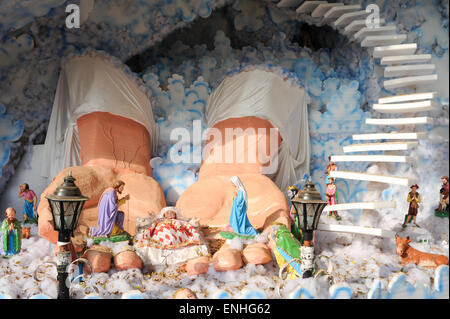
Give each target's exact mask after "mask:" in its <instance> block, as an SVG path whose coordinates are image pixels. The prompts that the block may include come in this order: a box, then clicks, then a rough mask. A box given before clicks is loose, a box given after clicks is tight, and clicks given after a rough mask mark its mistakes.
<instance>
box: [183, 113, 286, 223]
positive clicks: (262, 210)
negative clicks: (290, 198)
mask: <svg viewBox="0 0 450 319" xmlns="http://www.w3.org/2000/svg"><path fill="white" fill-rule="evenodd" d="M214 128H216V129H217V130H218V131H217V132H220V133H221V135H222V137H223V140H222V141H219V142H218V143H217V141H216V143H215V145H214V146H212V147H210V148H208V143H211V142H212V139H213V138H211V139H210V140H208V141H207V147H205V151H204V155H203V162H202V166H201V168H200V172H199V179H198V181H197V182H196V183H195V184H193V185H192V186H191V187H189V188H188V189H187V190H186V191H185V192H184V193H183V194H182V195H181V196H180V198H179V199H178V202H177V207H180V208H181V209H182V210H183V212H184V214H185V215H186V216H188V217H194V216H196V217H198V218H199V219H200V224H201V225H203V226H211V227H225V226H227V224H228V222H229V217H230V212H231V206H232V203H233V192H234V190H235V188H234V186H233V185H232V184H231V183H230V177H231V176H234V175H238V176H239V177H240V179H241V180H242V182H243V184H244V186H245V188H246V190H247V193H248V209H247V215H248V218H249V220H250V222H251V224H252V225H253V227H255V228H256V229H266V228H267V227H269V226H270V225H271V224H272V223H274V222H279V223H283V224H285V225H286V226H287V227H290V221H289V208H288V207H289V206H288V203H287V200H286V197H285V196H284V194H283V193H282V192H281V191H280V189H279V188H278V187H277V186H276V185H275V183H273V182H272V180H270V179H269V178H268V177H266V176H264V175H263V174H262V173H261V168H262V167H263V166H264V165H265V164H264V161H261V160H260V159H259V158H258V156H254V155H255V154H254V153H255V152H256V153H258V152H264V150H262V149H261V146H264V145H265V150H266V154H269V150H270V146H271V143H272V142H273V140H272V141H271V140H270V138H269V129H270V128H273V127H272V125H271V124H270V122H269V121H268V120H265V119H261V118H257V117H244V118H234V119H228V120H225V121H222V122H219V123H217V124H216V125H215V126H214ZM236 128H241V129H242V130H243V131H244V132H245V130H247V129H250V130H248V133H249V134H248V135H245V134H244V135H243V136H242V137H234V138H233V139H232V142H229V141H228V143H227V140H226V138H225V136H226V130H227V129H236ZM258 128H259V129H263V131H260V132H265V134H262V135H261V134H260V136H259V137H258V139H255V138H254V136H251V134H250V133H251V132H252V129H254V132H258ZM264 137H266V138H265V140H264V139H263V138H264ZM240 139H241V140H240ZM239 140H240V141H239ZM255 140H259V141H265V143H262V144H261V143H260V144H258V145H257V146H256V147H255V145H254V143H255ZM275 140H276V142H278V145H279V144H280V143H281V136H280V135H279V134H278V136H277V139H275ZM237 141H238V142H237ZM242 141H244V144H243V145H244V147H243V149H241V148H240V146H241V145H242V144H240V142H242ZM275 144H276V143H275ZM276 150H278V148H277V149H276ZM230 151H231V152H233V154H234V156H232V157H231V159H232V161H231V162H230V156H229V154H230V153H229V152H230ZM227 154H228V155H227ZM236 154H243V155H244V156H243V158H242V157H241V158H239V156H236ZM214 156H216V158H215V159H217V158H221V160H211V158H210V157H214ZM227 156H228V159H227ZM255 158H256V161H254V159H255Z"/></svg>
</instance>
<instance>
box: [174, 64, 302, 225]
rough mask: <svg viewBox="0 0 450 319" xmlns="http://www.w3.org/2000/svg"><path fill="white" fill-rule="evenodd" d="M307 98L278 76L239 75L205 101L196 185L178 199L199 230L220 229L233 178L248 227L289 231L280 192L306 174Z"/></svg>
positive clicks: (226, 217) (227, 210)
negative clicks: (243, 196)
mask: <svg viewBox="0 0 450 319" xmlns="http://www.w3.org/2000/svg"><path fill="white" fill-rule="evenodd" d="M306 101H307V93H306V91H305V90H304V89H303V88H301V87H299V86H298V85H296V84H290V83H288V81H287V80H286V79H283V78H282V77H280V76H279V75H277V74H275V73H272V72H268V71H263V70H252V71H243V72H241V73H239V74H237V75H232V76H229V77H227V78H225V79H224V80H223V82H222V83H221V84H220V85H219V86H218V87H217V88H216V89H215V91H214V92H213V93H212V94H211V95H210V97H209V100H208V104H207V109H206V120H207V126H208V128H209V131H208V135H207V140H206V146H205V148H204V150H203V158H202V165H201V167H200V171H199V176H198V181H197V182H196V183H194V184H193V185H192V186H191V187H190V188H188V189H187V190H186V191H185V192H184V193H183V194H182V195H181V196H180V198H179V199H178V202H177V207H180V208H181V209H182V210H183V212H184V214H185V215H186V216H187V217H192V216H197V217H199V219H200V223H201V224H202V225H207V226H212V227H226V226H227V225H228V223H229V219H230V214H231V211H232V206H233V196H232V194H233V190H234V189H233V188H234V185H233V184H232V183H230V178H231V177H232V176H239V178H240V180H241V181H242V184H243V186H244V187H245V189H246V191H247V196H248V207H247V216H248V219H249V221H250V223H251V225H252V226H253V227H254V228H255V229H257V230H260V229H266V228H267V227H268V226H270V225H271V224H272V223H274V222H279V223H282V224H285V225H286V226H287V227H288V228H290V220H289V205H288V202H287V200H286V197H285V196H284V194H283V193H282V192H281V191H280V188H281V189H285V188H286V187H288V186H289V185H293V184H295V183H296V182H298V180H299V179H300V178H302V177H303V176H304V174H305V173H308V174H309V159H310V141H309V130H308V112H307V103H306Z"/></svg>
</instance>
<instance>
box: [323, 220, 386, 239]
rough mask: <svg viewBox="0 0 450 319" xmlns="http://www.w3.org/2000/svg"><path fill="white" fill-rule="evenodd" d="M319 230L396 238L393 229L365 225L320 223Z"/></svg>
mask: <svg viewBox="0 0 450 319" xmlns="http://www.w3.org/2000/svg"><path fill="white" fill-rule="evenodd" d="M317 230H319V231H330V232H338V233H350V234H360V235H369V236H377V237H384V238H390V239H392V238H394V236H395V232H393V231H392V230H386V229H381V228H372V227H363V226H352V225H340V224H323V223H319V224H318V225H317Z"/></svg>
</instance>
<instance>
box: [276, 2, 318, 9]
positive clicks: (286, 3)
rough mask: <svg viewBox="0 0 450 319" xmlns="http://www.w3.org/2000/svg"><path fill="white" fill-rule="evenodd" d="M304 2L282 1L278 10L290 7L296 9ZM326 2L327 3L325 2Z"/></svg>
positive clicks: (278, 4)
mask: <svg viewBox="0 0 450 319" xmlns="http://www.w3.org/2000/svg"><path fill="white" fill-rule="evenodd" d="M301 2H302V0H281V1H280V2H278V3H277V7H278V8H288V7H296V6H298V5H299V4H300V3H301ZM306 2H317V1H306ZM324 2H326V1H324Z"/></svg>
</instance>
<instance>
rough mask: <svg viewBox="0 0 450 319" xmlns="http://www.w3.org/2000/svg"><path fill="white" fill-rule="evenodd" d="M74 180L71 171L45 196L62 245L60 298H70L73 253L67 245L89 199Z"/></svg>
mask: <svg viewBox="0 0 450 319" xmlns="http://www.w3.org/2000/svg"><path fill="white" fill-rule="evenodd" d="M74 182H75V178H73V176H72V171H69V175H68V176H66V177H65V178H64V183H62V184H61V185H60V186H58V187H57V188H56V190H55V192H54V193H53V194H49V195H47V196H45V198H47V199H48V202H49V204H50V211H51V212H52V216H53V228H54V229H55V230H56V231H57V232H58V246H60V247H61V249H59V251H58V253H57V269H58V278H57V279H58V299H69V288H68V287H67V285H66V279H67V277H68V273H67V267H68V266H69V265H70V263H71V262H72V255H71V252H70V250H69V248H68V246H67V245H68V244H70V238H71V237H72V235H73V231H74V229H75V228H76V227H77V224H78V218H79V217H80V213H81V210H82V209H83V206H84V203H85V202H86V201H87V200H88V199H89V198H88V197H85V196H83V195H81V191H80V189H79V188H78V187H77V185H75V183H74Z"/></svg>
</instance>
